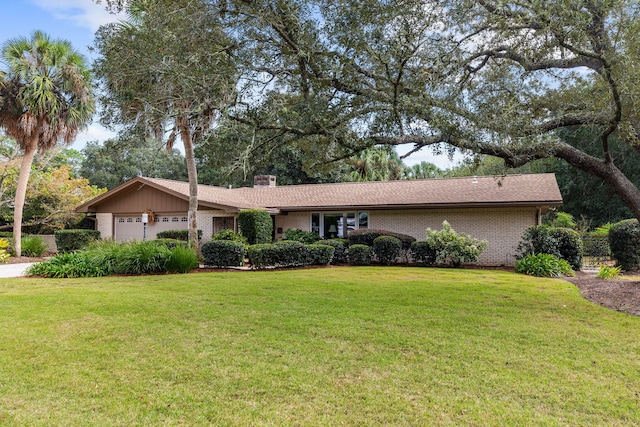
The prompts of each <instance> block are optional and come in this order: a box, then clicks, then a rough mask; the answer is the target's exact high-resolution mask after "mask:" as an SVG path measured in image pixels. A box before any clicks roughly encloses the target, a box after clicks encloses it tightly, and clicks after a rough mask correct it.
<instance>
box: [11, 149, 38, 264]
mask: <svg viewBox="0 0 640 427" xmlns="http://www.w3.org/2000/svg"><path fill="white" fill-rule="evenodd" d="M37 146H38V144H37V140H36V141H32V142H31V143H30V144H27V147H26V148H25V150H24V156H23V157H22V164H21V165H20V175H18V184H17V186H16V198H15V206H14V209H13V250H14V251H15V253H16V256H17V257H19V256H22V211H23V210H24V200H25V198H26V196H27V183H28V182H29V175H30V174H31V164H32V163H33V158H34V157H35V155H36V147H37Z"/></svg>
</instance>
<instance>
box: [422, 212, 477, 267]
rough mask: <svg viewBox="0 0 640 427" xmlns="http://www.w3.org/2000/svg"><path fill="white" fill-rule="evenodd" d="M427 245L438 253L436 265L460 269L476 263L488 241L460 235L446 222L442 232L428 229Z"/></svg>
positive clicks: (443, 224)
mask: <svg viewBox="0 0 640 427" xmlns="http://www.w3.org/2000/svg"><path fill="white" fill-rule="evenodd" d="M426 242H427V244H428V245H429V246H431V247H432V248H433V249H434V250H435V251H436V263H437V264H443V265H448V266H451V267H459V266H460V265H462V264H464V263H468V262H476V261H478V258H480V254H482V251H484V248H486V247H487V241H486V240H482V241H481V240H478V239H474V238H473V237H471V236H470V235H468V234H458V233H457V232H456V231H455V230H454V229H453V228H452V227H451V225H450V224H449V223H448V222H447V221H444V222H443V223H442V230H440V231H434V230H432V229H430V228H427V240H426Z"/></svg>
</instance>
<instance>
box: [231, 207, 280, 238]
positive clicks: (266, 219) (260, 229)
mask: <svg viewBox="0 0 640 427" xmlns="http://www.w3.org/2000/svg"><path fill="white" fill-rule="evenodd" d="M238 226H239V227H240V232H241V233H242V235H243V236H244V237H246V238H247V242H249V244H251V245H255V244H262V243H270V242H271V240H272V239H271V236H272V234H273V222H272V221H271V215H269V212H267V211H263V210H260V209H246V210H243V211H240V213H238Z"/></svg>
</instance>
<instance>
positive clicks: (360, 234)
mask: <svg viewBox="0 0 640 427" xmlns="http://www.w3.org/2000/svg"><path fill="white" fill-rule="evenodd" d="M380 236H393V237H396V238H398V239H400V241H401V242H402V249H404V250H408V249H410V248H411V243H412V242H415V241H416V238H415V237H413V236H409V235H407V234H401V233H394V232H393V231H387V230H376V229H373V228H360V229H358V230H353V231H351V232H350V233H349V236H348V238H349V246H352V245H367V246H371V247H373V241H374V240H375V239H376V238H378V237H380Z"/></svg>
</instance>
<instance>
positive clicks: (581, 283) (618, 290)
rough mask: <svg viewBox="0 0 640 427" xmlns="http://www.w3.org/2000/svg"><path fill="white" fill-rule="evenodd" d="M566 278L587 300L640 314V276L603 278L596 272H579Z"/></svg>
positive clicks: (635, 314)
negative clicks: (613, 278)
mask: <svg viewBox="0 0 640 427" xmlns="http://www.w3.org/2000/svg"><path fill="white" fill-rule="evenodd" d="M565 280H567V281H569V282H571V283H573V284H574V285H575V286H576V287H577V288H578V289H579V290H580V294H582V296H583V297H584V298H586V299H587V300H589V301H591V302H594V303H596V304H600V305H601V306H604V307H607V308H610V309H612V310H617V311H621V312H623V313H627V314H631V315H633V316H640V276H627V277H625V278H623V279H622V280H603V279H600V278H598V277H596V276H595V275H594V273H585V272H578V273H577V274H576V276H575V277H568V278H566V279H565Z"/></svg>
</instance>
